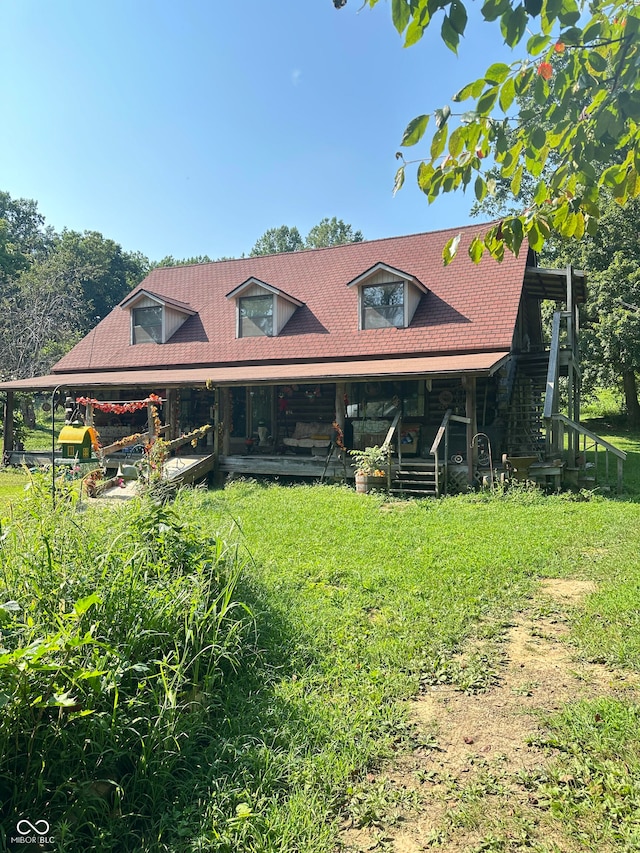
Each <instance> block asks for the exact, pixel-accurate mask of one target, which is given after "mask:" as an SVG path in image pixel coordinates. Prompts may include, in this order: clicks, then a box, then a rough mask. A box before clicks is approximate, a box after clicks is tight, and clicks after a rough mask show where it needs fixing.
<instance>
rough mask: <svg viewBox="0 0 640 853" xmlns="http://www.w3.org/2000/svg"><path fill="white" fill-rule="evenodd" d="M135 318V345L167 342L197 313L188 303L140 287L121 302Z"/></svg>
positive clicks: (133, 329)
mask: <svg viewBox="0 0 640 853" xmlns="http://www.w3.org/2000/svg"><path fill="white" fill-rule="evenodd" d="M120 308H125V309H127V310H128V311H129V315H130V317H131V343H132V344H164V343H166V342H167V341H168V340H169V339H170V338H171V336H172V335H174V334H175V333H176V332H177V331H178V329H179V328H180V327H181V326H182V325H183V324H184V323H185V322H186V321H187V320H188V319H189V317H192V316H193V315H194V314H196V313H197V312H196V311H194V310H193V308H191V306H190V305H187V304H186V302H178V300H177V299H171V298H169V297H167V296H159V295H158V294H157V293H152V292H151V291H150V290H144V289H140V290H137V291H136V292H135V293H134V294H133V295H132V296H128V297H127V298H126V299H125V300H124V301H123V302H121V303H120Z"/></svg>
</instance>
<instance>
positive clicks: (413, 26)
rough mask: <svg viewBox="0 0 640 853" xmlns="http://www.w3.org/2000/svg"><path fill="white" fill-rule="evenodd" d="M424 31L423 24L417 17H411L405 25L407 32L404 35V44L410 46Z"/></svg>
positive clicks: (418, 39)
mask: <svg viewBox="0 0 640 853" xmlns="http://www.w3.org/2000/svg"><path fill="white" fill-rule="evenodd" d="M423 33H424V26H423V25H422V24H421V23H420V22H419V20H418V19H417V18H413V20H412V21H411V23H410V24H409V26H408V27H407V33H406V35H405V37H404V46H405V47H411V46H412V45H414V44H416V42H419V41H420V39H421V38H422V35H423Z"/></svg>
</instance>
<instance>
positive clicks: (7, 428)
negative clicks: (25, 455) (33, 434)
mask: <svg viewBox="0 0 640 853" xmlns="http://www.w3.org/2000/svg"><path fill="white" fill-rule="evenodd" d="M2 449H3V451H4V452H5V453H6V452H7V451H9V450H13V391H7V399H6V401H5V404H4V441H3V448H2Z"/></svg>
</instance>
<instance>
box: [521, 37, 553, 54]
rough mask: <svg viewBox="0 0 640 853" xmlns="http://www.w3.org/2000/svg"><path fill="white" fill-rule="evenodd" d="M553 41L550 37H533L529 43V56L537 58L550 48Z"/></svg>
mask: <svg viewBox="0 0 640 853" xmlns="http://www.w3.org/2000/svg"><path fill="white" fill-rule="evenodd" d="M550 41H551V37H550V36H546V35H533V36H531V38H530V39H529V41H528V42H527V53H528V54H529V56H537V55H538V54H539V53H542V51H543V50H544V49H545V48H546V47H547V46H548V44H549V42H550Z"/></svg>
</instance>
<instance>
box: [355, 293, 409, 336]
mask: <svg viewBox="0 0 640 853" xmlns="http://www.w3.org/2000/svg"><path fill="white" fill-rule="evenodd" d="M361 324H362V328H363V329H382V328H384V327H385V326H396V327H398V328H400V329H401V328H402V327H403V326H404V283H403V282H394V283H392V284H370V285H365V286H364V287H363V288H362V320H361Z"/></svg>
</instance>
